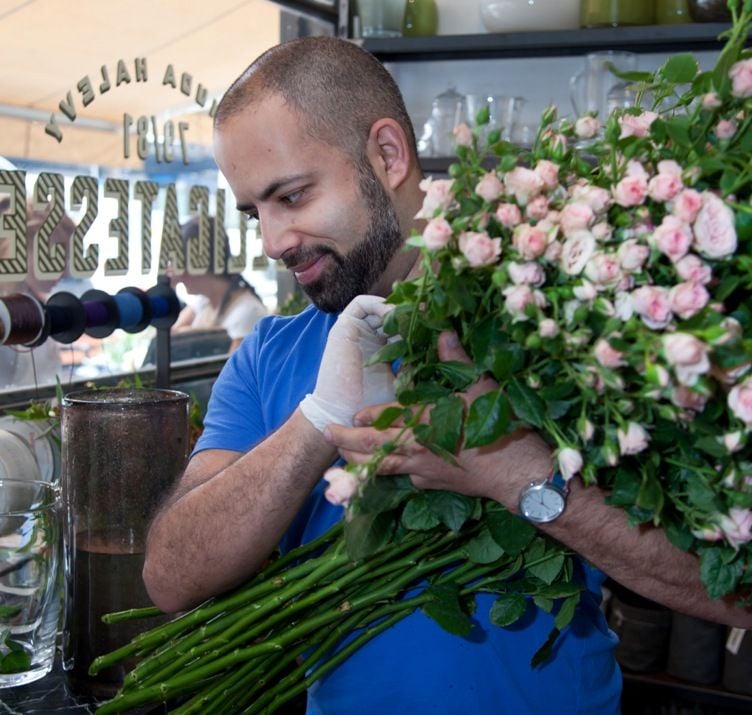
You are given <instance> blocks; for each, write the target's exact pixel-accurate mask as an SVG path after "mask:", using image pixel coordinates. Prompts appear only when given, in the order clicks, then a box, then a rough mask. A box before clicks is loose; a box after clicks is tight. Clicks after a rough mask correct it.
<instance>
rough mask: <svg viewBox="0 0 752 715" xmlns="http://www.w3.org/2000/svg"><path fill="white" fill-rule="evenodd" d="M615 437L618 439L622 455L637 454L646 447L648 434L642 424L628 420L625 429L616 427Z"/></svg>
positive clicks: (648, 438)
mask: <svg viewBox="0 0 752 715" xmlns="http://www.w3.org/2000/svg"><path fill="white" fill-rule="evenodd" d="M616 439H617V440H618V441H619V453H620V454H621V455H622V456H625V455H628V454H639V453H640V452H642V451H643V450H644V449H647V446H648V442H649V441H650V436H649V435H648V433H647V432H646V431H645V428H644V427H643V426H642V425H639V424H637V422H629V423H628V424H627V429H626V430H624V429H621V428H620V429H617V430H616Z"/></svg>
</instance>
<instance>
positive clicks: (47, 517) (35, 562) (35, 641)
mask: <svg viewBox="0 0 752 715" xmlns="http://www.w3.org/2000/svg"><path fill="white" fill-rule="evenodd" d="M19 476H21V475H19ZM61 532H62V529H61V522H60V510H59V492H58V488H57V487H56V486H54V485H52V484H50V483H49V482H43V481H39V480H35V479H24V478H23V477H22V476H21V478H19V479H6V478H3V479H0V688H6V687H10V686H15V685H25V684H26V683H31V682H32V681H34V680H39V678H43V677H44V676H45V675H46V674H47V673H49V671H50V670H51V669H52V664H53V661H54V658H55V640H56V636H57V624H58V616H59V613H60V604H61V601H62V589H61V582H60V580H59V578H58V569H59V564H60V552H61V549H60V545H61Z"/></svg>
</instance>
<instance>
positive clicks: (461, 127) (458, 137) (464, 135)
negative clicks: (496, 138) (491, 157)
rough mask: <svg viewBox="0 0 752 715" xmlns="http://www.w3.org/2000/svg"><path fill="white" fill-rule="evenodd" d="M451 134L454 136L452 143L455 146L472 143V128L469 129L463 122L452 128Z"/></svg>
mask: <svg viewBox="0 0 752 715" xmlns="http://www.w3.org/2000/svg"><path fill="white" fill-rule="evenodd" d="M452 136H453V137H454V143H455V144H456V145H457V146H472V145H473V130H472V129H470V127H469V126H467V124H465V122H462V123H461V124H458V125H457V126H456V127H455V128H454V129H452Z"/></svg>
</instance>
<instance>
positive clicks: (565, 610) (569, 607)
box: [554, 593, 580, 631]
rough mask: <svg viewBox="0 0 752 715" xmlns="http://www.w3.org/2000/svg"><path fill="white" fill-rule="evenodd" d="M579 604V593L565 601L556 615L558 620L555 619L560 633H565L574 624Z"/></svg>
mask: <svg viewBox="0 0 752 715" xmlns="http://www.w3.org/2000/svg"><path fill="white" fill-rule="evenodd" d="M579 602H580V594H579V593H576V594H574V595H572V596H569V597H568V598H565V599H564V602H563V603H562V604H561V608H560V609H559V612H558V613H557V614H556V618H554V624H555V625H556V627H557V628H558V629H559V630H560V631H563V630H564V629H565V628H566V627H567V626H568V625H569V624H570V623H571V622H572V619H573V618H574V614H575V612H576V610H577V604H578V603H579Z"/></svg>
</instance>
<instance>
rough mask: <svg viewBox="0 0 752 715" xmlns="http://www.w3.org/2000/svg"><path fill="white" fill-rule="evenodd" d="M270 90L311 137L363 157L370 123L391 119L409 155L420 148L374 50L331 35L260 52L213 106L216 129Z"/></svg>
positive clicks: (262, 97)
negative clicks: (401, 133)
mask: <svg viewBox="0 0 752 715" xmlns="http://www.w3.org/2000/svg"><path fill="white" fill-rule="evenodd" d="M270 94H278V95H280V96H281V97H282V98H283V99H284V100H285V101H286V102H287V103H288V104H289V105H290V106H292V107H293V108H294V109H295V110H296V111H297V112H298V113H299V114H300V116H301V118H302V119H303V121H304V123H305V127H306V130H307V131H308V133H309V134H310V135H311V136H312V137H314V138H315V139H317V140H319V141H322V142H324V143H325V144H329V145H330V146H335V147H339V148H341V149H343V150H344V151H345V152H347V153H348V154H350V155H351V156H352V157H353V158H354V159H356V160H357V161H361V160H362V159H363V158H364V156H365V146H366V141H367V139H368V133H369V132H370V130H371V127H372V126H373V124H374V122H376V121H377V120H378V119H382V118H384V117H389V118H391V119H394V120H395V121H396V122H397V123H398V124H399V125H400V126H401V127H402V129H403V130H404V132H405V134H406V136H407V138H408V142H409V144H410V148H411V151H412V152H413V156H415V157H417V155H418V151H417V147H416V142H415V132H414V130H413V125H412V122H411V121H410V116H409V115H408V113H407V109H406V108H405V102H404V100H403V98H402V94H401V93H400V90H399V87H398V86H397V83H396V82H395V81H394V79H393V78H392V76H391V74H389V72H388V71H387V69H386V68H385V67H384V65H382V64H381V62H379V60H377V59H376V58H375V57H374V56H373V55H372V54H370V53H369V52H366V51H365V50H364V49H362V48H361V47H358V46H357V45H355V44H354V43H352V42H349V41H347V40H342V39H338V38H335V37H301V38H298V39H295V40H290V41H288V42H284V43H282V44H279V45H276V46H275V47H272V48H271V49H269V50H267V51H266V52H264V53H263V54H262V55H261V56H260V57H258V58H257V59H256V60H255V61H254V62H253V63H252V64H251V65H250V66H249V67H247V68H246V70H245V71H244V72H243V73H242V74H241V75H240V76H239V77H238V78H237V79H236V80H235V82H233V83H232V85H231V86H230V88H229V89H228V90H227V92H226V93H225V95H224V96H223V97H222V100H221V101H220V102H219V104H218V106H217V111H216V113H215V116H214V126H215V128H221V126H222V124H223V122H225V120H227V119H229V118H230V117H232V116H234V115H236V114H238V113H239V112H241V111H243V110H244V109H246V108H247V107H248V106H250V105H251V104H253V103H255V102H257V101H260V100H262V99H264V98H265V97H267V96H268V95H270Z"/></svg>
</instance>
